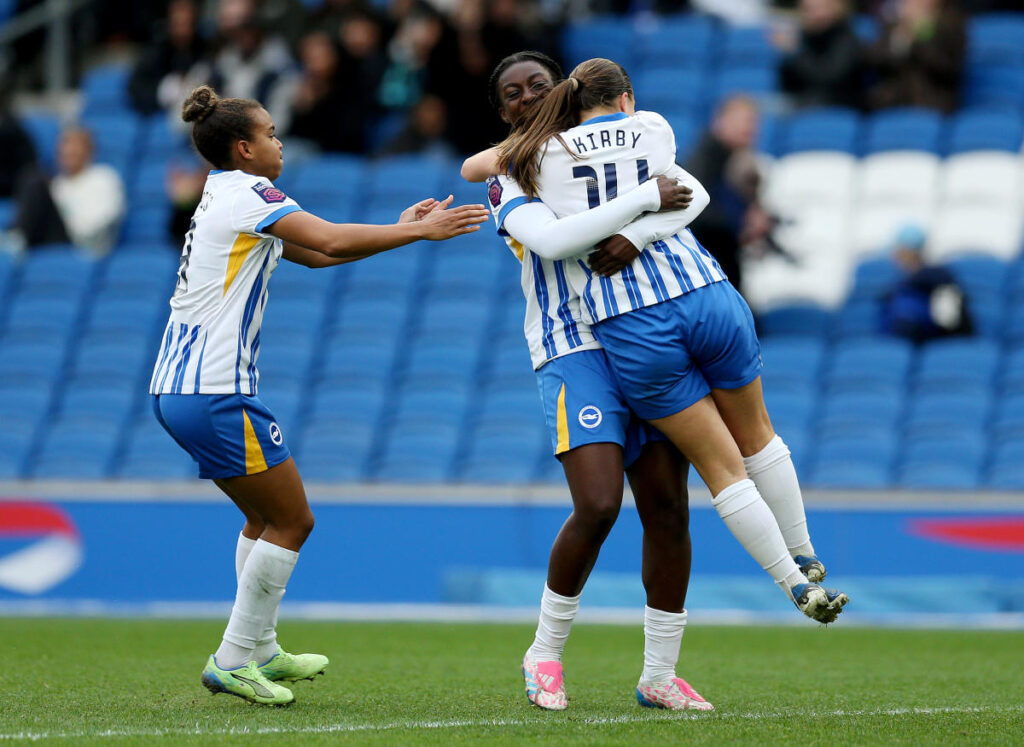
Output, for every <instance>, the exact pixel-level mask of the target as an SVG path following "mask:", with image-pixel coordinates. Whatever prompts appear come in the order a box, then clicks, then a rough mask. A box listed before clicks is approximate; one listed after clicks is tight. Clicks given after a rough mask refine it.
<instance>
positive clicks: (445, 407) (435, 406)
mask: <svg viewBox="0 0 1024 747" xmlns="http://www.w3.org/2000/svg"><path fill="white" fill-rule="evenodd" d="M468 406H469V397H468V395H467V393H466V392H465V391H460V390H459V389H458V388H454V389H453V388H449V389H447V390H446V389H443V388H440V387H437V388H434V389H433V390H428V391H418V392H415V391H414V392H406V391H403V392H402V393H401V394H400V395H399V396H398V398H397V401H396V402H395V404H394V418H395V419H396V420H398V421H399V422H402V423H416V422H422V423H424V424H430V423H435V424H438V423H440V424H443V425H448V424H450V425H456V426H460V425H461V424H462V421H463V420H464V419H465V417H466V410H467V409H468Z"/></svg>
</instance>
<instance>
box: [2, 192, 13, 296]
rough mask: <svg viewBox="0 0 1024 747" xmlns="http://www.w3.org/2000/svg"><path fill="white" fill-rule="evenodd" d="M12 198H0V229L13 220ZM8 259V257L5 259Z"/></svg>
mask: <svg viewBox="0 0 1024 747" xmlns="http://www.w3.org/2000/svg"><path fill="white" fill-rule="evenodd" d="M14 209H15V205H14V200H13V199H12V198H10V197H4V198H0V231H6V230H7V229H8V228H10V227H11V223H12V222H13V221H14ZM7 261H8V262H9V261H10V260H9V259H8V260H7ZM2 289H3V283H2V282H0V290H2Z"/></svg>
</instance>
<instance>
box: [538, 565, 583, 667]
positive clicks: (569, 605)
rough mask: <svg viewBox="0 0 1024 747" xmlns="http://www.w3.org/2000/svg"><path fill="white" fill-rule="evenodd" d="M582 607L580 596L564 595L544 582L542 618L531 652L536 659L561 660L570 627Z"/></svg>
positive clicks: (541, 606) (541, 601)
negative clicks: (557, 592) (552, 589)
mask: <svg viewBox="0 0 1024 747" xmlns="http://www.w3.org/2000/svg"><path fill="white" fill-rule="evenodd" d="M579 608H580V598H579V596H575V597H563V596H562V595H561V594H556V593H555V592H553V591H551V589H549V588H548V585H547V584H544V594H543V596H541V598H540V620H538V621H537V633H536V635H535V636H534V639H533V645H532V646H530V651H529V654H530V656H531V657H532V658H533V659H534V661H561V660H562V650H563V649H564V648H565V642H566V640H568V638H569V629H570V628H572V621H573V620H575V619H576V613H577V612H578V611H579Z"/></svg>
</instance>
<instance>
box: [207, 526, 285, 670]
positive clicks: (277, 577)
mask: <svg viewBox="0 0 1024 747" xmlns="http://www.w3.org/2000/svg"><path fill="white" fill-rule="evenodd" d="M298 559H299V554H298V553H297V552H295V551H294V550H286V549H285V548H283V547H279V546H278V545H273V544H271V543H270V542H267V541H265V540H262V539H260V540H256V544H255V546H254V547H253V549H252V551H251V552H250V553H249V557H248V558H247V559H246V561H245V567H244V568H243V569H242V576H241V578H240V579H239V581H238V593H237V594H236V596H235V606H234V607H233V608H232V609H231V618H230V619H229V620H228V625H227V628H225V630H224V640H223V641H221V644H220V648H218V649H217V653H216V654H215V659H216V661H217V666H219V667H221V668H222V669H234V668H235V667H240V666H244V665H245V664H246V663H247V662H249V661H250V660H252V659H254V658H256V657H255V656H254V652H255V650H256V647H257V646H258V645H260V644H261V639H262V637H263V634H264V630H265V629H266V628H267V626H268V625H269V624H270V621H271V620H273V618H274V616H275V614H276V613H277V607H278V605H279V604H280V603H281V597H283V596H284V589H285V586H287V585H288V579H289V578H290V577H291V575H292V569H293V568H295V562H296V561H297V560H298Z"/></svg>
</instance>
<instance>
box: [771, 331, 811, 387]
mask: <svg viewBox="0 0 1024 747" xmlns="http://www.w3.org/2000/svg"><path fill="white" fill-rule="evenodd" d="M761 348H762V351H761V357H762V359H763V360H764V369H763V370H762V372H761V379H762V383H763V385H764V388H765V390H766V391H769V392H771V393H772V394H781V393H788V392H796V393H803V392H807V391H811V390H813V389H816V388H817V385H818V377H819V374H820V371H821V364H822V361H823V360H824V359H825V342H824V340H822V339H820V338H815V337H782V336H774V337H767V338H765V341H764V344H763V345H762V346H761Z"/></svg>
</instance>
